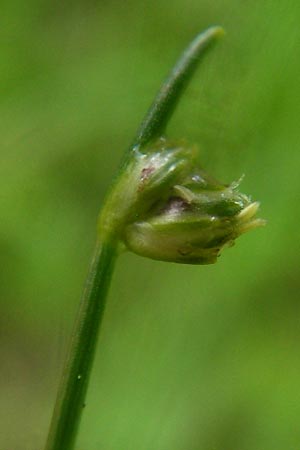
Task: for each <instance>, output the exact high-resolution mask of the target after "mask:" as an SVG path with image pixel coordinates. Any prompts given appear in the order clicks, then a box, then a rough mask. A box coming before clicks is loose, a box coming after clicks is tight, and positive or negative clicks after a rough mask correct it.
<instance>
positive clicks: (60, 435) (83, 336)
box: [45, 27, 223, 450]
mask: <svg viewBox="0 0 300 450" xmlns="http://www.w3.org/2000/svg"><path fill="white" fill-rule="evenodd" d="M222 34H223V30H222V28H220V27H211V28H209V29H208V30H206V31H205V32H204V33H201V34H200V35H198V36H197V37H196V38H195V39H194V40H193V41H192V43H191V44H190V45H189V46H188V48H187V50H186V51H185V52H184V53H183V54H182V56H181V57H180V58H179V60H178V62H177V64H176V65H175V67H174V69H173V70H172V71H171V73H170V75H169V77H168V78H167V80H166V81H165V83H164V84H163V85H162V87H161V89H160V91H159V93H158V95H157V97H156V99H155V100H154V102H153V104H152V106H151V108H150V109H149V111H148V113H147V114H146V117H145V119H144V121H143V122H142V125H141V127H140V129H139V131H138V133H137V135H136V138H135V140H134V142H133V144H132V146H131V147H130V149H129V151H128V152H127V154H126V158H125V164H123V165H122V166H121V170H120V173H119V177H117V179H116V180H115V183H114V184H113V187H112V191H111V193H110V194H109V195H108V197H107V200H106V204H105V207H104V209H103V213H105V216H107V220H105V221H104V222H105V223H108V224H110V226H109V227H108V228H109V229H108V230H107V229H106V228H105V227H104V229H105V232H106V233H108V234H109V235H110V236H114V238H109V239H108V238H107V239H104V240H103V241H102V242H101V243H98V244H97V246H96V251H95V255H94V259H93V261H92V264H91V268H90V272H89V275H88V279H87V283H86V288H85V290H84V293H83V298H82V303H81V306H80V309H79V312H78V317H77V321H76V323H75V327H74V332H73V335H72V339H71V346H70V349H69V353H68V357H67V361H66V365H65V368H64V371H63V375H62V380H61V384H60V386H59V390H58V395H57V400H56V405H55V408H54V413H53V418H52V422H51V426H50V431H49V435H48V440H47V444H46V447H45V450H72V449H73V447H74V443H75V438H76V433H77V430H78V427H79V422H80V416H81V413H82V410H83V408H84V401H85V395H86V391H87V387H88V382H89V376H90V372H91V368H92V363H93V359H94V353H95V348H96V343H97V336H98V334H99V328H100V326H101V321H102V318H103V312H104V307H105V301H106V296H107V292H108V288H109V284H110V279H111V276H112V272H113V268H114V263H115V258H116V254H117V245H118V239H119V238H120V237H121V235H120V236H119V235H116V234H118V233H121V232H122V230H121V231H120V230H119V228H120V224H122V223H123V222H122V220H123V221H124V217H120V215H121V214H122V211H123V214H124V210H125V211H128V205H126V206H127V207H125V208H124V207H123V204H124V203H125V204H126V202H127V203H128V202H129V201H130V200H129V199H130V198H131V197H130V196H127V195H126V192H127V191H126V186H125V185H124V176H123V178H122V175H124V174H125V175H126V163H128V162H129V161H130V158H131V156H132V151H131V150H132V149H133V148H136V146H138V147H141V146H144V145H146V144H147V143H148V142H150V141H151V140H152V139H155V138H157V137H159V136H161V135H162V134H163V133H164V131H165V128H166V126H167V123H168V121H169V119H170V117H171V115H172V113H173V111H174V109H175V107H176V105H177V103H178V101H179V99H180V96H181V94H182V92H183V91H184V88H185V87H186V85H187V84H188V82H189V80H190V78H191V76H192V74H193V72H194V70H195V69H196V67H197V65H198V63H199V61H200V60H201V58H200V56H202V55H204V54H205V53H206V50H207V49H208V48H210V47H211V44H212V43H213V42H214V41H215V40H216V38H217V37H219V36H220V35H222ZM118 183H119V185H118ZM125 184H127V188H128V184H130V180H129V179H127V178H126V177H125ZM129 191H130V189H129ZM130 192H131V191H130ZM131 194H132V192H131ZM135 197H136V196H135V195H133V198H134V199H135ZM134 201H135V200H134ZM130 206H131V205H129V207H130ZM133 207H134V206H133ZM109 216H112V217H113V220H110V219H109ZM110 228H113V229H110ZM101 233H102V234H103V229H102V228H101V229H100V234H101Z"/></svg>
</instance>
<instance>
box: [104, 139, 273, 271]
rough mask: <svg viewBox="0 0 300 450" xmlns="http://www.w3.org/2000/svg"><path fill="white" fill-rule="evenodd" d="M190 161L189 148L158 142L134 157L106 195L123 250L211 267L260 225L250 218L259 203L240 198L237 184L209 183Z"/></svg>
mask: <svg viewBox="0 0 300 450" xmlns="http://www.w3.org/2000/svg"><path fill="white" fill-rule="evenodd" d="M196 156H197V152H196V150H195V148H194V147H190V146H188V145H187V144H186V143H184V142H179V143H174V142H172V141H167V140H166V139H164V138H160V139H158V140H157V141H156V142H155V143H154V144H152V145H151V146H149V147H147V148H146V149H145V151H144V152H140V151H138V152H136V155H135V158H133V159H132V162H131V164H130V165H129V166H128V168H127V170H126V172H125V173H124V180H123V181H121V182H119V183H118V186H117V189H116V190H114V191H113V193H112V200H113V202H114V203H115V205H114V209H115V210H117V211H118V220H119V223H118V224H119V232H120V238H121V241H122V242H123V244H124V245H125V247H126V248H127V249H128V250H131V251H133V252H135V253H137V254H139V255H141V256H146V257H148V258H152V259H158V260H162V261H172V262H177V263H187V264H212V263H214V262H216V259H217V257H218V256H219V254H220V252H221V250H222V249H223V248H224V247H228V246H231V245H233V243H234V241H235V239H236V238H237V237H238V236H240V235H241V234H242V233H245V232H246V231H248V230H251V229H253V228H256V227H258V226H261V225H263V224H264V221H263V220H261V219H257V218H256V217H255V216H256V212H257V210H258V207H259V203H258V202H252V201H251V199H250V198H249V197H247V196H246V195H244V194H241V193H240V192H239V191H238V186H239V183H232V184H230V185H225V184H221V183H219V182H218V181H216V180H215V179H213V178H212V177H211V176H209V175H208V174H207V173H206V172H205V171H204V170H202V169H200V168H199V167H198V164H197V158H196ZM116 203H117V204H116ZM120 211H122V214H121V215H120ZM121 216H122V220H121V221H120V217H121ZM106 217H107V215H106ZM120 225H121V226H120Z"/></svg>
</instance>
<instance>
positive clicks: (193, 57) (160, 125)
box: [131, 26, 224, 148]
mask: <svg viewBox="0 0 300 450" xmlns="http://www.w3.org/2000/svg"><path fill="white" fill-rule="evenodd" d="M223 34H224V30H223V28H222V27H219V26H214V27H210V28H208V29H207V30H206V31H204V32H203V33H200V34H198V35H197V36H196V37H195V39H194V40H193V41H192V42H191V43H190V45H189V46H188V47H187V48H186V50H185V51H184V52H183V53H182V55H181V56H180V57H179V59H178V61H177V63H176V64H175V66H174V68H173V69H172V70H171V72H170V74H169V76H168V77H167V78H166V80H165V82H164V83H163V84H162V86H161V88H160V90H159V92H158V94H157V96H156V98H155V100H154V102H153V103H152V105H151V107H150V108H149V110H148V112H147V114H146V116H145V118H144V120H143V122H142V124H141V126H140V128H139V130H138V132H137V135H136V137H135V139H134V141H133V144H132V147H131V148H134V147H136V146H143V145H146V144H147V143H148V142H150V141H151V140H152V139H155V138H157V137H159V136H162V135H163V133H164V131H165V128H166V126H167V124H168V122H169V120H170V118H171V116H172V114H173V112H174V110H175V108H176V105H177V103H178V101H179V99H180V97H181V95H182V93H183V91H184V90H185V88H186V87H187V85H188V83H189V81H190V79H191V77H192V75H193V73H194V71H195V69H196V68H197V66H198V64H199V62H200V61H201V60H202V57H203V56H204V54H206V51H207V50H208V49H209V48H211V46H212V44H213V43H214V42H215V41H216V39H217V38H219V37H220V36H222V35H223Z"/></svg>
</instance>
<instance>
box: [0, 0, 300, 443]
mask: <svg viewBox="0 0 300 450" xmlns="http://www.w3.org/2000/svg"><path fill="white" fill-rule="evenodd" d="M299 22H300V3H299V2H298V1H297V0H286V1H284V2H280V1H276V0H275V1H274V0H265V1H261V0H251V1H241V0H223V1H222V0H215V1H210V0H173V1H167V0H151V1H150V0H145V1H137V0H128V1H125V2H122V1H120V0H119V1H117V0H110V1H105V0H103V1H101V0H98V1H96V0H73V1H71V0H70V1H67V2H60V1H58V0H51V1H50V0H27V1H24V0H12V1H10V2H7V1H4V2H2V3H1V23H2V24H1V28H0V37H1V38H0V55H1V57H0V85H1V88H0V116H1V120H0V157H1V160H0V163H1V164H0V171H1V174H0V184H1V185H0V247H1V252H0V265H1V269H0V290H1V303H0V353H1V355H0V356H1V363H0V380H1V382H0V449H1V450H42V449H43V445H44V442H45V439H46V434H47V428H48V425H49V421H50V416H51V411H52V408H53V404H54V399H55V394H56V388H57V383H58V379H59V374H60V371H61V365H62V362H63V357H64V354H65V350H66V345H67V342H68V338H69V335H70V330H71V326H72V322H73V319H74V315H75V312H76V310H77V305H78V302H79V299H80V294H81V291H82V285H83V283H84V279H85V276H86V272H87V267H88V263H89V258H90V255H91V253H92V249H93V245H94V240H95V226H96V218H97V214H98V211H99V208H100V207H101V204H102V201H103V197H104V194H105V191H106V189H107V187H108V185H109V183H110V180H111V178H112V176H113V174H114V173H115V170H116V169H117V167H118V164H119V161H120V159H121V155H122V154H123V151H124V150H125V149H126V148H127V146H128V144H129V143H130V141H131V139H132V137H133V136H134V133H135V130H136V128H137V126H138V124H139V123H140V120H141V119H142V117H143V115H144V112H145V110H146V109H147V108H148V106H149V104H150V102H151V101H152V98H153V96H154V94H155V93H156V91H157V89H158V87H159V85H160V82H161V80H162V79H163V78H164V76H165V75H166V74H167V72H168V70H169V68H170V67H171V66H172V64H173V63H174V61H175V60H176V58H177V56H178V55H179V53H180V52H181V50H182V49H183V48H184V47H185V45H186V44H187V43H188V42H189V40H190V39H191V38H192V37H193V36H194V35H195V34H196V33H198V32H199V31H201V30H202V29H204V28H205V27H207V26H209V25H211V24H221V25H223V26H224V27H225V29H226V31H227V35H226V37H225V39H224V40H223V41H222V42H220V43H219V44H218V46H216V47H215V49H214V51H213V52H212V53H210V55H209V56H208V57H207V58H206V60H205V64H203V65H202V66H201V69H200V70H198V72H197V74H196V75H195V77H194V79H193V81H192V83H191V85H190V87H189V88H188V90H187V92H186V94H185V95H184V98H183V99H182V102H181V104H180V107H179V109H178V110H177V112H176V114H175V116H174V118H173V120H172V122H171V124H170V127H169V135H170V136H172V137H174V138H181V137H185V138H186V139H188V140H190V141H191V142H197V143H198V144H199V147H200V153H201V162H202V164H203V166H204V167H205V168H206V169H207V170H208V171H209V172H210V173H212V174H213V175H215V176H216V177H219V178H220V179H221V180H222V181H224V182H230V181H232V180H237V179H239V177H240V176H241V175H242V174H245V178H244V181H243V183H242V187H241V189H242V191H244V192H245V193H249V194H251V195H252V197H253V199H256V200H260V201H261V212H260V215H261V217H263V218H265V219H267V221H268V224H267V226H266V227H265V228H263V229H259V230H255V231H253V232H251V233H249V234H248V235H245V236H243V237H242V238H240V239H239V240H238V242H237V244H236V246H235V247H234V248H233V249H228V250H226V251H225V252H224V253H223V255H222V257H221V258H220V260H219V261H218V264H216V265H212V266H181V265H176V264H168V263H160V262H157V261H151V260H147V259H143V258H141V257H137V256H135V255H131V254H124V255H122V257H121V258H120V259H119V261H118V264H117V269H116V272H115V274H114V277H113V283H112V288H111V291H110V296H109V302H108V306H107V310H106V315H105V322H104V327H103V330H102V333H101V337H100V342H99V347H98V351H97V356H96V362H95V366H94V370H93V374H92V380H91V385H90V389H89V392H88V398H87V407H86V409H85V412H84V417H83V422H82V426H81V429H80V434H79V437H78V443H77V446H76V450H286V449H290V450H297V449H299V448H300V422H299V417H300V381H299V380H300V351H299V343H300V298H299V290H300V277H299V259H300V256H299V250H300V245H299V222H300V208H299V203H300V130H299V113H300V83H299V75H300V58H299V51H300V28H299Z"/></svg>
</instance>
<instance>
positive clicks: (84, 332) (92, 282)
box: [45, 240, 116, 450]
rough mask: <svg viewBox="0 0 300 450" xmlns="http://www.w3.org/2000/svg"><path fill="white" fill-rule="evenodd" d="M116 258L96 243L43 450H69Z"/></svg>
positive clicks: (109, 246) (107, 245)
mask: <svg viewBox="0 0 300 450" xmlns="http://www.w3.org/2000/svg"><path fill="white" fill-rule="evenodd" d="M115 257H116V244H115V242H114V241H109V240H107V241H104V242H102V243H100V242H99V243H97V245H96V251H95V254H94V258H93V260H92V263H91V267H90V270H89V274H88V278H87V282H86V286H85V290H84V292H83V297H82V301H81V305H80V308H79V311H78V316H77V320H76V323H75V327H74V331H73V335H72V338H71V344H70V349H69V353H68V358H67V361H66V365H65V368H64V370H63V374H62V379H61V384H60V386H59V390H58V394H57V399H56V405H55V408H54V412H53V417H52V422H51V426H50V431H49V435H48V440H47V444H46V448H45V450H71V449H72V448H73V446H74V442H75V437H76V432H77V429H78V426H79V421H80V416H81V413H82V410H83V408H84V406H85V404H84V401H85V395H86V390H87V385H88V381H89V376H90V372H91V367H92V363H93V359H94V353H95V347H96V342H97V336H98V331H99V328H100V324H101V321H102V318H103V312H104V307H105V300H106V296H107V292H108V288H109V284H110V280H111V275H112V271H113V267H114V263H115Z"/></svg>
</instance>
